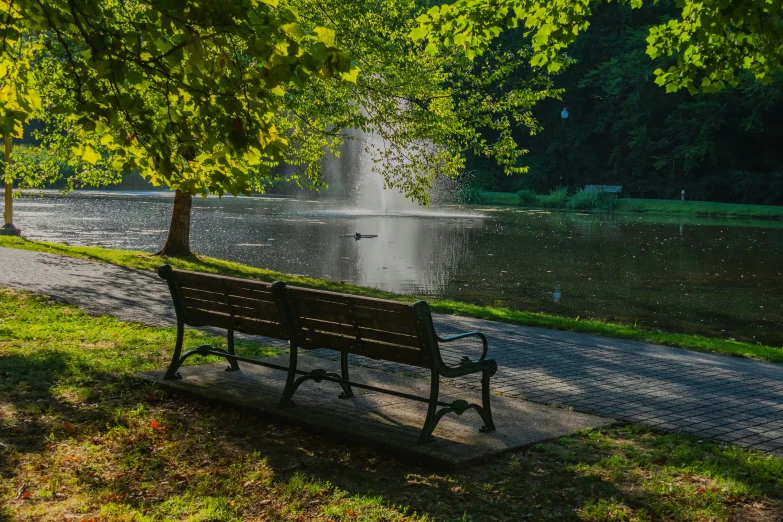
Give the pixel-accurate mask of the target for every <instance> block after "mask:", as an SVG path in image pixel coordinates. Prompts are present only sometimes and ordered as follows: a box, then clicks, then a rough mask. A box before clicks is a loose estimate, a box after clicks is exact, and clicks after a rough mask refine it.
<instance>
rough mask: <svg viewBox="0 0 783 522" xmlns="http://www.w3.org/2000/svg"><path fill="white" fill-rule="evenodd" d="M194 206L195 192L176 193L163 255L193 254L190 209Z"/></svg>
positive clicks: (161, 252) (180, 255) (184, 255)
mask: <svg viewBox="0 0 783 522" xmlns="http://www.w3.org/2000/svg"><path fill="white" fill-rule="evenodd" d="M192 206H193V194H190V193H187V192H180V191H179V190H177V192H176V193H175V194H174V210H173V211H172V213H171V226H169V237H168V238H167V239H166V244H165V245H164V246H163V250H161V251H160V252H159V254H160V255H162V256H169V257H188V256H191V255H193V252H191V251H190V209H191V207H192Z"/></svg>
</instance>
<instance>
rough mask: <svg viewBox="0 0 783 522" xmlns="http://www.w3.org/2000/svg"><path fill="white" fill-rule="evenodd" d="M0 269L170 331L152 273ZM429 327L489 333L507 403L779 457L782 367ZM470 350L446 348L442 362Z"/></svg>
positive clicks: (619, 344) (649, 348) (15, 257)
mask: <svg viewBox="0 0 783 522" xmlns="http://www.w3.org/2000/svg"><path fill="white" fill-rule="evenodd" d="M0 267H2V270H1V271H0V286H8V287H12V288H16V289H20V290H28V291H32V292H37V293H42V294H47V295H50V296H53V297H56V298H59V299H62V300H65V301H68V302H72V303H76V304H78V305H79V306H80V307H82V308H83V309H85V310H87V311H88V312H90V313H94V314H110V315H114V316H117V317H119V318H121V319H123V320H129V321H138V322H141V323H146V324H152V325H171V324H173V323H174V315H173V310H172V307H171V304H170V298H169V296H168V290H167V288H166V287H165V285H164V284H163V283H162V281H160V280H159V279H158V278H157V275H155V274H153V273H150V272H139V271H135V270H130V269H126V268H120V267H116V266H113V265H108V264H104V263H98V262H93V261H87V260H79V259H72V258H67V257H61V256H56V255H50V254H40V253H34V252H28V251H23V250H12V249H5V248H0ZM435 322H436V326H437V327H438V329H439V330H440V331H441V332H443V333H445V334H448V333H450V332H457V331H467V330H480V331H482V332H484V333H486V334H487V336H488V338H489V343H490V356H491V357H493V358H494V359H496V360H497V361H498V363H499V366H500V368H499V371H498V374H497V376H496V378H495V379H494V381H493V388H494V390H495V391H497V392H500V393H502V394H504V395H506V396H509V397H518V398H522V399H526V400H530V401H533V402H539V403H544V404H556V405H559V406H565V407H571V408H573V409H574V410H577V411H581V412H584V413H594V414H599V415H604V416H608V417H612V418H615V419H618V420H620V421H627V422H635V423H641V424H645V425H648V426H652V427H655V428H659V429H662V430H666V431H678V432H685V433H693V434H696V435H698V436H700V437H705V438H709V439H713V440H718V441H725V442H731V443H734V444H738V445H740V446H746V447H753V448H756V449H759V450H763V451H767V452H773V453H777V454H783V365H776V364H770V363H764V362H759V361H753V360H748V359H740V358H734V357H726V356H720V355H711V354H702V353H698V352H693V351H690V350H683V349H676V348H667V347H661V346H655V345H650V344H645V343H638V342H633V341H623V340H617V339H608V338H603V337H598V336H593V335H585V334H575V333H568V332H558V331H552V330H544V329H538V328H527V327H521V326H513V325H506V324H502V323H495V322H491V321H483V320H479V319H470V318H461V317H453V316H444V315H439V316H437V317H436V319H435ZM270 344H278V343H270ZM473 346H475V345H473ZM473 346H472V345H470V344H467V343H466V344H462V345H460V346H458V347H451V346H449V349H450V350H451V351H450V352H449V358H451V357H453V358H454V359H457V358H458V356H459V355H462V353H463V351H468V350H469V349H471V348H472V347H473ZM323 355H324V356H327V357H328V355H327V354H323ZM356 362H357V363H359V364H362V365H364V366H368V367H373V368H379V369H384V370H391V371H401V370H403V368H401V367H399V366H396V365H392V364H382V363H377V362H376V361H370V360H367V359H359V358H357V359H356ZM404 370H405V371H407V372H411V370H413V372H414V373H415V372H416V370H415V369H412V368H410V367H405V368H404ZM452 384H456V385H463V386H469V385H471V382H470V381H461V380H457V381H455V382H453V383H452Z"/></svg>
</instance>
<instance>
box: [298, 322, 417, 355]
mask: <svg viewBox="0 0 783 522" xmlns="http://www.w3.org/2000/svg"><path fill="white" fill-rule="evenodd" d="M300 324H301V326H302V327H303V328H306V329H308V330H320V331H323V332H332V333H335V334H340V335H345V336H349V337H354V338H355V337H356V333H357V332H356V329H355V328H354V326H353V325H351V324H346V323H333V322H328V321H321V320H317V319H312V318H309V317H303V318H300ZM358 333H359V338H361V339H370V340H374V341H381V342H384V343H390V344H398V345H401V346H407V347H410V348H418V347H419V339H418V337H414V336H411V335H403V334H398V333H394V332H387V331H383V330H372V329H369V328H362V327H361V326H359V327H358Z"/></svg>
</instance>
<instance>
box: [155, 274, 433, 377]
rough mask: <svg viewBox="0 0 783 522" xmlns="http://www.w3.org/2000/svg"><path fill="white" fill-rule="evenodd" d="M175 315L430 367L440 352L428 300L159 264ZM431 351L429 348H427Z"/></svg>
mask: <svg viewBox="0 0 783 522" xmlns="http://www.w3.org/2000/svg"><path fill="white" fill-rule="evenodd" d="M158 274H159V275H160V277H162V278H163V279H165V280H166V281H167V282H168V285H169V290H170V291H171V296H172V299H173V301H174V307H175V309H176V311H177V317H178V318H179V319H180V320H181V321H182V322H183V323H184V324H187V325H189V326H195V327H200V326H212V327H217V328H224V329H226V330H232V331H235V332H241V333H245V334H249V335H260V336H263V337H272V338H275V339H283V340H289V341H291V342H295V343H296V346H298V347H299V348H304V349H310V350H313V349H318V348H329V349H332V350H338V351H345V352H348V353H353V354H356V355H362V356H365V357H370V358H372V359H381V360H384V361H392V362H399V363H403V364H410V365H413V366H420V367H425V368H429V367H431V365H432V362H431V360H432V357H439V355H438V352H437V336H436V335H435V328H434V326H433V324H432V316H431V314H430V310H429V307H428V306H427V303H425V302H423V301H418V302H416V303H414V304H407V303H400V302H396V301H387V300H384V299H374V298H370V297H359V296H352V295H346V294H339V293H335V292H326V291H323V290H312V289H309V288H299V287H295V286H286V285H285V284H284V283H282V282H279V281H278V282H275V283H264V282H261V281H252V280H247V279H237V278H233V277H225V276H218V275H212V274H202V273H199V272H189V271H187V270H175V269H173V268H171V267H170V266H168V265H163V266H162V267H160V268H159V269H158ZM433 348H435V349H434V350H433Z"/></svg>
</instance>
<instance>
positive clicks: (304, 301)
mask: <svg viewBox="0 0 783 522" xmlns="http://www.w3.org/2000/svg"><path fill="white" fill-rule="evenodd" d="M294 303H295V306H296V309H297V313H298V314H299V315H300V316H301V317H310V318H314V319H319V320H323V321H330V322H334V323H345V324H352V323H353V319H354V317H355V318H356V323H357V324H358V325H359V326H360V327H364V328H371V329H373V330H381V331H386V332H392V333H398V334H403V335H412V336H413V335H417V334H416V326H415V322H414V321H415V319H414V316H413V310H412V308H411V306H410V305H402V309H401V310H402V313H400V312H387V311H383V310H379V309H376V308H367V307H365V306H363V305H364V304H365V303H364V299H363V298H362V299H360V300H356V301H355V303H356V304H354V306H353V313H352V311H351V307H349V306H348V305H347V304H343V303H339V302H326V301H320V300H313V299H308V298H307V297H305V295H303V294H302V293H300V294H299V297H298V298H295V299H294ZM395 304H399V303H395Z"/></svg>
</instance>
